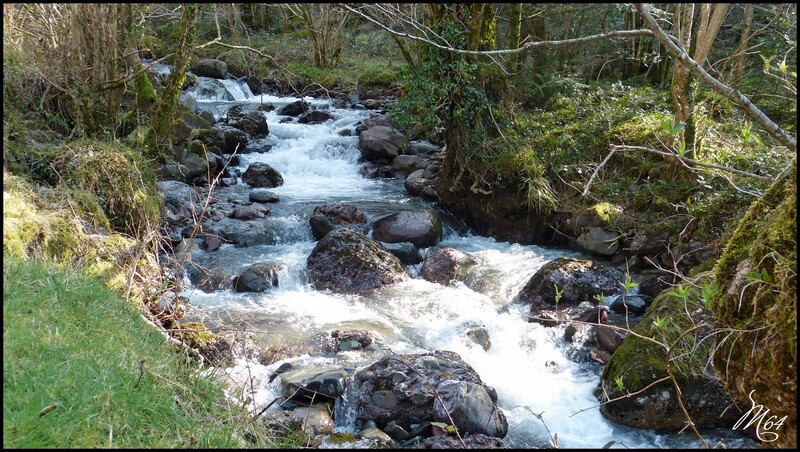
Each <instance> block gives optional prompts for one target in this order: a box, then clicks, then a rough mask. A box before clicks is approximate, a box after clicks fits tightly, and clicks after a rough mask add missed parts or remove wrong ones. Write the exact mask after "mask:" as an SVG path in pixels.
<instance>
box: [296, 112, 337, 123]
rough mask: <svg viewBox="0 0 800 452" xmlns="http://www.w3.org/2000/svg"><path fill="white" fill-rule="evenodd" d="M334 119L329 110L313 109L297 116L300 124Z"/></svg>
mask: <svg viewBox="0 0 800 452" xmlns="http://www.w3.org/2000/svg"><path fill="white" fill-rule="evenodd" d="M331 119H333V115H332V114H330V113H328V112H327V111H322V110H311V111H307V112H305V113H303V114H302V115H300V117H299V118H297V122H298V123H299V124H322V123H323V122H325V121H329V120H331Z"/></svg>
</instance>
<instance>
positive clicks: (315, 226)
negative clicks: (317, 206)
mask: <svg viewBox="0 0 800 452" xmlns="http://www.w3.org/2000/svg"><path fill="white" fill-rule="evenodd" d="M308 223H309V225H311V234H312V235H313V236H314V240H320V239H321V238H323V237H325V235H327V234H328V233H329V232H331V231H333V230H334V229H336V225H334V224H333V223H331V220H329V219H328V218H327V217H325V216H324V215H312V216H311V218H309V219H308Z"/></svg>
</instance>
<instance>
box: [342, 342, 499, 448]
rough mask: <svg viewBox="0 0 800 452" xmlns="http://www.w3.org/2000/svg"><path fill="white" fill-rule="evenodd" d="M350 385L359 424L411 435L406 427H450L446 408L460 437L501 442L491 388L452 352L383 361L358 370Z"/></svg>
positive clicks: (494, 397) (493, 392) (403, 356)
mask: <svg viewBox="0 0 800 452" xmlns="http://www.w3.org/2000/svg"><path fill="white" fill-rule="evenodd" d="M354 384H356V385H358V386H357V387H356V388H355V390H354V391H353V392H352V393H353V394H354V395H355V396H354V408H355V412H356V422H357V423H359V424H363V423H365V422H367V421H374V422H375V423H376V424H377V425H378V426H379V427H380V428H385V427H386V426H387V425H389V424H391V425H392V426H396V427H401V428H402V429H404V430H406V431H411V430H412V424H416V425H419V424H424V423H426V422H446V423H448V424H450V421H449V419H447V420H444V419H445V418H446V417H447V416H446V413H445V409H447V410H448V411H450V410H452V411H451V414H453V413H455V414H453V420H454V421H455V422H456V427H458V429H459V432H460V434H461V435H462V436H466V435H467V434H469V435H473V434H484V435H487V436H492V437H497V438H503V437H505V435H506V433H507V432H508V422H507V420H506V418H505V415H504V414H503V412H502V411H501V410H500V409H498V407H497V405H496V403H497V393H496V391H495V390H494V388H492V387H490V386H487V385H485V384H484V383H483V381H481V378H480V376H478V374H477V373H476V372H475V370H474V369H472V367H470V366H469V364H467V363H465V362H464V361H463V360H462V359H461V357H460V356H459V355H458V354H457V353H454V352H449V351H440V350H437V351H434V352H432V353H422V354H409V355H397V356H393V357H386V358H383V359H381V360H379V361H377V362H375V363H373V364H372V365H371V366H369V367H366V368H364V369H362V370H360V371H358V372H357V373H356V374H355V379H354ZM437 394H438V396H439V400H437ZM456 416H457V417H456Z"/></svg>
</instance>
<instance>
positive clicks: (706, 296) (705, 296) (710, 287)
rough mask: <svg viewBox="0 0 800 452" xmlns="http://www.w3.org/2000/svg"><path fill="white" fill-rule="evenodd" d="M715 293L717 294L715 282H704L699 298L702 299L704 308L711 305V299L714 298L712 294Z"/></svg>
mask: <svg viewBox="0 0 800 452" xmlns="http://www.w3.org/2000/svg"><path fill="white" fill-rule="evenodd" d="M716 294H717V285H716V283H711V284H706V285H704V286H703V290H702V291H701V293H700V300H702V301H703V305H704V306H705V307H706V308H708V307H710V306H711V301H712V300H713V299H714V296H715V295H716Z"/></svg>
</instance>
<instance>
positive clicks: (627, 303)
mask: <svg viewBox="0 0 800 452" xmlns="http://www.w3.org/2000/svg"><path fill="white" fill-rule="evenodd" d="M647 306H649V303H648V302H647V301H646V300H645V299H644V298H642V297H641V296H638V295H625V296H624V297H623V296H619V297H617V298H616V299H615V300H614V301H613V302H612V303H611V305H609V308H610V309H611V310H612V311H614V312H616V313H618V314H626V313H627V314H644V312H645V311H646V310H647Z"/></svg>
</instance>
